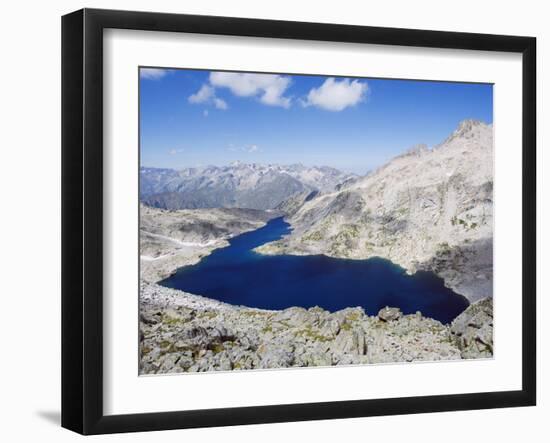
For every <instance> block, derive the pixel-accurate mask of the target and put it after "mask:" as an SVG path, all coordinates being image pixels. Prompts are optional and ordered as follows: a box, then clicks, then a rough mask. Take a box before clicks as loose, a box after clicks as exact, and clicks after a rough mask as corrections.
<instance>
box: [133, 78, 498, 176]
mask: <svg viewBox="0 0 550 443" xmlns="http://www.w3.org/2000/svg"><path fill="white" fill-rule="evenodd" d="M467 118H473V119H479V120H482V121H485V122H486V123H492V121H493V88H492V86H491V85H486V84H471V83H448V82H429V81H412V80H389V79H370V78H340V77H336V78H332V77H330V76H305V75H286V74H279V75H277V74H270V75H268V74H248V73H231V72H216V71H199V70H167V69H155V68H141V70H140V149H141V165H142V166H152V167H167V168H175V169H180V168H186V167H195V166H206V165H210V164H212V165H227V164H229V163H231V162H233V161H237V160H238V161H242V162H247V163H249V162H255V163H264V164H265V163H279V164H290V163H302V164H304V165H309V166H313V165H318V166H320V165H327V166H333V167H336V168H339V169H342V170H345V171H351V172H356V173H360V174H363V173H365V172H367V171H368V170H369V169H372V168H375V167H377V166H380V165H381V164H383V163H385V162H386V161H388V160H389V159H391V158H392V157H394V156H396V155H398V154H400V153H402V152H403V151H405V150H407V149H408V148H410V147H411V146H413V145H415V144H418V143H425V144H427V145H428V146H433V145H435V144H438V143H440V142H442V141H443V140H444V139H445V138H446V137H447V136H448V135H449V134H450V133H451V132H452V131H453V130H454V129H455V128H456V127H457V125H458V123H459V122H460V121H461V120H464V119H467Z"/></svg>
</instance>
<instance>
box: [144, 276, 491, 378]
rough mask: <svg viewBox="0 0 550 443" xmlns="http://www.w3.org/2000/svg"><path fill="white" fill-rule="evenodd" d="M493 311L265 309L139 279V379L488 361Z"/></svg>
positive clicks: (485, 307)
mask: <svg viewBox="0 0 550 443" xmlns="http://www.w3.org/2000/svg"><path fill="white" fill-rule="evenodd" d="M492 307H493V305H492V298H487V299H484V300H481V301H478V302H476V303H473V304H472V305H470V306H469V307H468V308H467V309H466V310H465V311H464V312H463V313H462V314H460V315H459V316H458V317H457V318H456V319H455V320H454V321H453V322H452V324H450V325H444V324H442V323H440V322H439V321H437V320H434V319H431V318H426V317H424V316H422V314H421V313H420V312H417V313H416V314H412V315H403V314H402V313H401V312H400V311H399V309H397V308H391V307H389V308H384V309H382V310H381V311H380V312H379V313H378V315H376V316H369V315H367V314H366V313H365V312H364V311H363V309H362V308H347V309H344V310H341V311H338V312H333V313H331V312H328V311H325V310H324V309H321V308H319V307H313V308H310V309H304V308H299V307H292V308H288V309H285V310H282V311H266V310H261V309H254V308H248V307H243V306H232V305H229V304H226V303H222V302H218V301H215V300H211V299H208V298H205V297H200V296H197V295H193V294H188V293H185V292H182V291H178V290H174V289H169V288H164V287H162V286H159V285H157V284H152V283H146V282H143V281H142V283H141V298H140V374H163V373H178V372H205V371H229V370H243V369H268V368H286V367H308V366H333V365H350V364H376V363H392V362H412V361H436V360H458V359H472V358H490V357H492V355H493V317H492V309H493V308H492Z"/></svg>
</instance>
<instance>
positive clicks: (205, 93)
mask: <svg viewBox="0 0 550 443" xmlns="http://www.w3.org/2000/svg"><path fill="white" fill-rule="evenodd" d="M213 97H214V88H212V87H211V86H208V85H202V86H201V88H200V89H199V90H198V91H197V92H196V93H195V94H192V95H190V96H189V98H188V100H189V103H195V104H196V103H206V102H208V101H210V99H212V98H213Z"/></svg>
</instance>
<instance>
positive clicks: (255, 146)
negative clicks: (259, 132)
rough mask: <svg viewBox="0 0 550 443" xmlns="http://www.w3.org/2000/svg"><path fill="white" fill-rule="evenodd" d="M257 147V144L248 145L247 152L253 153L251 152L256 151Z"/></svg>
mask: <svg viewBox="0 0 550 443" xmlns="http://www.w3.org/2000/svg"><path fill="white" fill-rule="evenodd" d="M258 149H259V148H258V145H251V146H249V147H248V152H249V153H253V152H256V151H257V150H258Z"/></svg>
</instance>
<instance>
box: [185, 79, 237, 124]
mask: <svg viewBox="0 0 550 443" xmlns="http://www.w3.org/2000/svg"><path fill="white" fill-rule="evenodd" d="M187 100H188V101H189V103H193V104H199V103H204V104H212V105H214V107H215V108H216V109H221V110H223V111H225V110H226V109H227V108H228V106H227V103H226V102H225V101H224V100H222V99H221V98H219V97H216V91H215V89H214V88H213V87H212V86H210V85H207V84H204V85H202V86H201V88H200V89H199V90H198V91H197V92H196V93H194V94H192V95H190V96H189V98H188V99H187ZM206 115H208V114H206ZM206 115H205V117H206Z"/></svg>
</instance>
